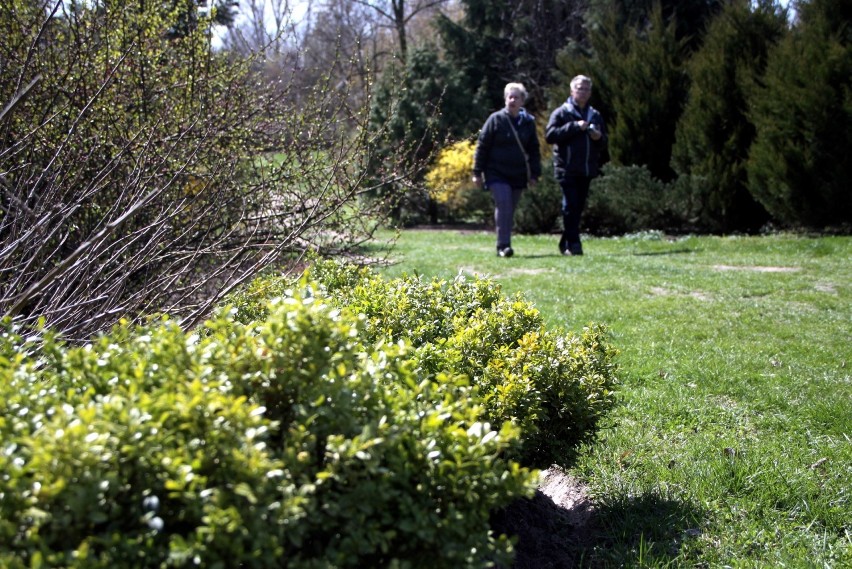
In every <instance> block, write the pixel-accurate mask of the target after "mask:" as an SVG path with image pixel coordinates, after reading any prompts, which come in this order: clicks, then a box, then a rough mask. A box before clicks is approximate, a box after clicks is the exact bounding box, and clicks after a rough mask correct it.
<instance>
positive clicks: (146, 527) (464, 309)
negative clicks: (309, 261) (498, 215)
mask: <svg viewBox="0 0 852 569" xmlns="http://www.w3.org/2000/svg"><path fill="white" fill-rule="evenodd" d="M309 276H310V277H311V278H316V279H318V283H311V282H309V281H308V280H307V279H304V280H303V281H302V282H301V283H299V285H298V286H295V287H294V291H293V292H286V291H285V290H284V289H285V288H286V283H285V281H283V280H280V279H265V280H258V281H255V283H253V284H252V286H251V287H249V289H247V290H245V291H243V292H241V293H240V294H238V295H237V296H236V297H234V299H233V300H234V303H235V304H234V308H231V309H228V310H223V311H222V312H221V314H219V315H218V316H217V317H215V318H213V319H212V320H210V321H209V322H207V323H206V324H205V325H204V326H203V327H201V328H199V329H197V330H192V331H184V330H182V329H181V328H180V327H179V326H178V325H177V323H175V322H173V321H170V320H168V319H163V320H160V321H153V322H151V323H150V324H149V325H146V326H143V327H130V326H127V325H121V326H118V327H116V328H115V329H114V330H112V331H111V332H110V333H109V334H106V335H103V336H100V337H98V338H96V339H94V340H93V341H92V342H91V343H90V344H88V345H85V346H80V347H74V346H66V345H64V344H63V343H62V342H61V341H59V340H58V339H57V338H56V337H54V336H53V334H52V333H50V332H49V331H44V332H43V333H42V334H41V335H39V336H38V337H27V338H24V337H22V336H21V335H20V331H18V330H16V329H15V327H14V326H13V325H12V324H10V323H9V322H8V321H6V322H4V323H3V326H2V328H0V331H2V338H0V441H2V443H0V445H2V446H0V566H2V567H9V568H19V567H20V568H23V567H103V568H107V567H118V568H122V567H134V568H135V567H188V566H199V567H299V568H301V567H306V568H312V567H378V566H397V567H448V568H449V567H482V566H486V565H488V564H489V563H492V562H506V561H507V560H508V559H509V557H510V555H511V544H510V542H509V540H508V539H507V538H506V537H505V536H496V535H493V533H492V532H491V530H490V527H489V516H490V514H491V512H493V511H495V510H496V509H499V508H502V507H505V506H506V505H508V504H509V503H511V502H512V501H514V500H515V499H517V498H519V497H522V496H529V495H530V494H531V492H532V491H533V489H534V487H535V482H536V479H535V471H534V470H532V469H531V468H529V466H532V465H535V464H538V463H542V464H544V463H546V462H547V460H550V458H553V459H554V460H557V459H560V458H561V459H563V460H561V462H564V459H565V457H568V456H570V455H571V451H572V449H573V448H575V447H576V445H577V444H578V443H579V442H580V441H585V440H590V439H591V437H592V435H593V432H594V427H595V423H596V421H597V419H598V418H599V417H600V416H601V414H602V413H604V412H605V411H606V410H607V409H608V408H609V407H610V406H611V405H612V389H613V387H614V384H615V379H614V377H613V367H612V362H611V356H612V349H611V348H609V347H608V346H607V344H606V342H605V341H604V338H603V336H602V333H603V332H602V331H601V330H599V329H589V330H588V331H586V332H585V333H584V334H583V335H582V336H580V337H572V336H560V335H558V334H555V333H552V332H548V331H545V330H543V329H542V326H541V322H540V317H539V316H538V314H537V313H536V312H535V310H534V309H533V308H532V307H530V306H529V305H528V304H526V303H524V302H523V301H521V300H519V299H515V300H505V299H503V298H501V297H500V295H499V290H498V289H497V288H496V287H495V286H494V285H492V284H489V283H487V282H485V281H475V282H472V283H468V282H465V281H462V280H457V281H454V282H453V283H449V284H447V283H441V282H432V283H424V282H420V280H418V279H398V280H394V281H387V282H386V281H382V280H381V279H379V278H378V277H376V276H374V275H372V274H371V273H370V272H368V271H364V270H361V269H357V268H354V267H350V266H345V265H338V264H329V263H319V264H317V265H316V266H315V267H314V268H312V269H311V270H310V271H309ZM272 297H278V298H277V299H274V300H268V299H269V298H272ZM347 304H348V305H350V306H349V307H344V305H347ZM559 439H561V440H559ZM558 461H559V460H558Z"/></svg>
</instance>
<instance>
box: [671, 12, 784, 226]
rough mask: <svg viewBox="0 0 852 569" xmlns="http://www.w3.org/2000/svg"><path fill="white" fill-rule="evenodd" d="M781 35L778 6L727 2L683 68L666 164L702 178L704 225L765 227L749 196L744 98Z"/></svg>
mask: <svg viewBox="0 0 852 569" xmlns="http://www.w3.org/2000/svg"><path fill="white" fill-rule="evenodd" d="M785 30H786V13H785V11H784V10H782V9H781V8H780V7H779V5H778V4H777V2H775V1H763V2H759V3H758V4H757V5H754V6H752V5H751V3H750V2H748V1H746V0H739V1H736V2H733V3H731V4H729V5H728V6H726V8H725V10H724V11H723V12H722V13H721V14H720V15H719V16H718V17H717V18H716V19H715V20H714V21H713V22H712V24H711V26H710V28H709V30H708V32H707V34H706V36H705V38H704V43H703V45H702V47H701V49H700V50H699V51H698V52H697V53H696V54H695V55H694V56H693V57H692V59H691V61H690V63H689V65H688V70H689V76H690V80H691V85H690V90H689V96H688V99H687V103H686V107H685V109H684V112H683V115H682V117H681V119H680V122H679V123H678V126H677V132H676V143H675V146H674V148H673V150H672V164H673V165H674V168H675V170H676V171H677V172H678V174H680V175H682V176H684V175H692V176H699V177H701V178H703V179H704V180H705V183H704V184H701V187H702V188H704V189H705V190H706V193H704V194H703V195H701V196H700V197H699V200H700V202H701V206H700V219H699V220H698V221H699V223H700V225H701V226H702V227H705V228H708V229H712V230H722V231H731V230H748V229H754V228H757V227H760V226H761V225H763V224H764V223H765V222H766V221H767V214H766V211H765V210H764V209H763V207H762V206H760V205H759V204H758V203H757V202H756V201H755V200H754V198H753V197H752V196H751V194H750V193H749V191H748V180H747V175H746V171H745V166H746V162H747V160H748V151H749V147H750V146H751V143H752V141H753V140H754V127H753V125H752V124H751V123H750V122H749V120H748V116H747V112H748V108H747V101H746V93H747V89H748V87H749V85H750V84H751V83H752V82H753V81H754V79H755V77H756V76H758V75H759V74H760V73H762V71H763V68H764V67H765V65H766V58H767V53H768V51H769V49H770V48H771V46H772V45H773V44H774V43H775V42H777V41H778V40H779V39H780V38H781V37H782V35H783V34H784V32H785Z"/></svg>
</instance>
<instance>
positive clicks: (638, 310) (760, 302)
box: [383, 230, 852, 567]
mask: <svg viewBox="0 0 852 569" xmlns="http://www.w3.org/2000/svg"><path fill="white" fill-rule="evenodd" d="M513 247H514V249H515V251H516V255H515V256H514V257H512V258H511V259H503V258H498V257H496V255H495V254H494V243H493V236H492V234H490V233H486V232H462V231H455V230H449V231H417V230H408V231H404V232H403V233H402V235H401V237H400V240H399V242H398V244H397V247H396V249H395V250H394V253H393V255H392V256H393V258H394V259H395V260H396V261H397V263H396V264H394V265H393V266H390V267H388V268H386V269H384V270H383V272H384V273H385V274H386V275H387V276H396V275H399V274H401V273H403V272H407V273H409V274H410V273H418V274H421V275H423V276H424V277H428V278H431V277H433V276H436V277H440V278H445V279H450V278H453V277H454V276H456V275H458V274H463V275H467V276H483V277H488V278H491V279H493V280H495V281H497V282H499V283H500V284H501V286H502V287H503V289H504V291H505V292H506V293H507V294H512V293H514V292H521V293H523V295H524V297H525V298H526V299H527V300H529V301H531V302H532V303H533V304H535V306H536V307H537V308H538V309H539V310H540V311H541V313H542V315H543V316H544V318H545V320H546V322H547V324H548V326H551V327H562V328H566V329H569V330H579V329H581V328H582V327H583V325H585V324H586V323H588V322H591V321H595V322H603V323H606V324H607V325H608V326H609V327H610V330H611V336H612V341H613V343H614V344H615V345H616V346H617V347H618V348H619V349H620V350H621V354H620V356H619V362H620V365H621V369H622V373H621V377H622V380H623V388H622V401H621V403H622V404H621V406H620V407H619V408H618V410H617V411H616V412H615V413H614V414H613V415H612V416H611V417H610V418H609V420H608V422H607V424H606V425H605V426H604V429H603V430H602V432H601V436H600V439H599V441H598V443H597V444H596V445H594V446H592V447H590V448H588V449H586V452H585V453H584V454H583V456H582V457H581V459H580V461H579V462H578V464H577V465H576V467H575V468H574V469H573V471H572V474H573V475H574V476H576V477H578V478H580V479H582V480H584V481H586V482H587V483H588V484H589V487H590V491H591V492H592V496H593V498H594V500H595V503H596V507H597V513H596V517H595V519H596V522H595V523H596V525H597V530H598V537H597V538H596V540H595V542H594V544H593V547H592V548H591V549H590V550H588V551H585V552H584V553H583V554H584V556H585V558H586V559H587V560H588V564H589V565H593V566H630V567H634V566H644V567H663V566H698V567H724V566H731V567H780V566H787V567H844V566H852V440H850V437H852V238H849V237H815V238H806V237H800V236H793V235H773V236H763V237H686V238H682V239H677V240H669V239H665V238H663V237H662V236H660V235H658V234H654V233H648V234H639V235H634V236H627V237H622V238H618V239H589V240H587V242H586V243H585V251H586V255H585V256H583V257H576V258H571V257H562V256H560V255H559V254H558V251H557V244H556V237H554V236H523V235H522V236H516V237H515V238H514V239H513Z"/></svg>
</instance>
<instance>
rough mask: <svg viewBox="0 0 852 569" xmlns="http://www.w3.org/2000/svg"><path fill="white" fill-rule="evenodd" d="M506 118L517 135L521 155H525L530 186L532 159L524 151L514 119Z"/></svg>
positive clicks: (513, 132) (516, 139)
mask: <svg viewBox="0 0 852 569" xmlns="http://www.w3.org/2000/svg"><path fill="white" fill-rule="evenodd" d="M506 118H507V119H508V120H509V128H511V129H512V134H514V135H515V141H517V143H518V148H520V149H521V154H523V155H524V165H525V166H526V167H527V183H528V184H529V183H530V181H532V172H531V171H530V157H529V156H528V155H527V151H526V150H524V145H523V144H521V137H519V136H518V131H516V130H515V125H514V124H513V123H512V117H511V116H509V115H508V113H507V116H506Z"/></svg>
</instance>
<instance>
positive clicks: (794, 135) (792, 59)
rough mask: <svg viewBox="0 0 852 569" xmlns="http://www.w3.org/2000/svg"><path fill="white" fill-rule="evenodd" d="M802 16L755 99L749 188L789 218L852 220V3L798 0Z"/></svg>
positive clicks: (820, 222) (824, 222)
mask: <svg viewBox="0 0 852 569" xmlns="http://www.w3.org/2000/svg"><path fill="white" fill-rule="evenodd" d="M796 9H797V13H798V18H799V19H798V22H797V24H796V25H795V26H794V27H793V29H792V30H791V32H790V33H789V34H788V35H787V36H786V37H785V38H784V39H782V40H781V42H780V43H779V45H778V47H777V48H776V49H775V50H773V51H772V52H771V54H770V56H769V61H768V63H767V67H766V73H765V75H764V77H763V81H762V84H761V85H760V87H759V88H757V89H756V90H755V91H754V93H753V95H752V96H751V97H750V98H749V101H750V103H751V106H752V113H751V118H752V120H753V121H754V124H755V127H756V129H757V138H756V139H755V142H754V144H753V145H752V149H751V155H750V159H749V164H748V176H749V188H750V189H751V192H752V194H753V195H754V196H755V197H756V198H757V199H758V201H760V203H761V204H763V205H764V207H766V209H767V210H768V211H769V212H770V213H771V214H772V215H773V217H774V218H776V219H777V220H778V221H780V222H781V223H783V224H787V225H805V226H811V227H825V226H829V225H834V224H843V223H847V224H848V223H849V222H850V221H852V213H850V212H852V192H850V191H849V180H850V179H852V161H850V160H849V156H848V149H849V148H850V147H852V49H850V43H852V41H850V40H852V26H850V25H849V22H852V5H850V3H849V2H846V1H843V0H812V1H809V2H801V3H798V4H797V5H796Z"/></svg>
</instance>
